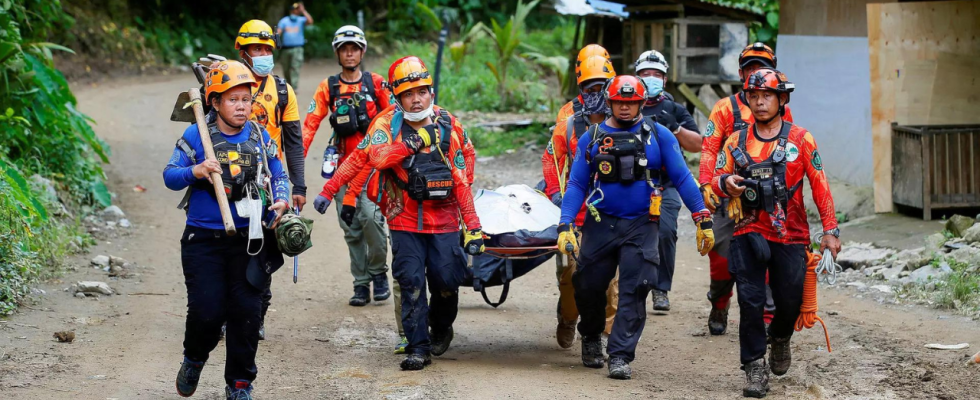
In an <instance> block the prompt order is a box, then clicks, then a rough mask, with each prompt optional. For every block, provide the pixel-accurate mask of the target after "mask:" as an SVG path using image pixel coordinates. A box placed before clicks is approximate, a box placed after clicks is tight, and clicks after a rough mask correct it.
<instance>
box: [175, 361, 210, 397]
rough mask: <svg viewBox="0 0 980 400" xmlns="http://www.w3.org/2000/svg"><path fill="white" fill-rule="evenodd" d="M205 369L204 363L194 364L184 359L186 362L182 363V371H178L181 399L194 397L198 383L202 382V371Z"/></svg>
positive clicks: (178, 386)
mask: <svg viewBox="0 0 980 400" xmlns="http://www.w3.org/2000/svg"><path fill="white" fill-rule="evenodd" d="M203 369H204V363H203V362H194V361H191V360H189V359H188V358H187V357H184V362H182V363H180V370H179V371H177V382H176V386H177V394H179V395H181V397H191V396H192V395H194V392H195V391H196V390H197V383H198V382H199V381H200V380H201V370H203Z"/></svg>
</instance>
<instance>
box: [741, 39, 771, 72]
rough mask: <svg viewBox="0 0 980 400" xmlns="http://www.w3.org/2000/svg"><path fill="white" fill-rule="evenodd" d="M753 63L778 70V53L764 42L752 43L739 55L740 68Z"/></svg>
mask: <svg viewBox="0 0 980 400" xmlns="http://www.w3.org/2000/svg"><path fill="white" fill-rule="evenodd" d="M753 61H758V62H761V63H762V65H764V66H766V67H767V68H776V53H774V52H773V51H772V49H771V48H770V47H769V46H766V45H765V44H764V43H762V42H755V43H752V44H750V45H748V46H745V48H744V49H742V52H741V53H740V54H739V55H738V67H739V68H745V66H746V65H749V63H751V62H753Z"/></svg>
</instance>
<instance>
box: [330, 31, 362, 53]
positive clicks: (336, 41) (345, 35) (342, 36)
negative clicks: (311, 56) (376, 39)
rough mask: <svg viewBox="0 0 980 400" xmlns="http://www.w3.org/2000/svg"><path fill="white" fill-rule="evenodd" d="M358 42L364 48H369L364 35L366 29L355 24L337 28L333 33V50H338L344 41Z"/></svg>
mask: <svg viewBox="0 0 980 400" xmlns="http://www.w3.org/2000/svg"><path fill="white" fill-rule="evenodd" d="M349 42H353V43H357V45H358V46H361V49H362V50H367V39H366V38H365V37H364V31H362V30H361V28H358V27H356V26H354V25H344V26H342V27H340V29H337V33H334V34H333V43H332V44H333V50H334V51H337V49H339V48H340V46H342V45H343V44H344V43H349Z"/></svg>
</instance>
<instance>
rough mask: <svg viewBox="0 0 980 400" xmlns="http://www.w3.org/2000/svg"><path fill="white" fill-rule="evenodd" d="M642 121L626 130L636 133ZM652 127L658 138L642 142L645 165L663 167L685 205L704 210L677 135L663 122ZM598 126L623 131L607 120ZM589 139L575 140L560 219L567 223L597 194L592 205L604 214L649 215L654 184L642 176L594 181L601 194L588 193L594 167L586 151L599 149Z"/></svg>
mask: <svg viewBox="0 0 980 400" xmlns="http://www.w3.org/2000/svg"><path fill="white" fill-rule="evenodd" d="M642 125H643V121H642V120H641V121H639V122H637V123H636V125H633V126H632V127H631V128H629V129H627V130H626V131H627V132H631V133H635V134H639V133H640V129H641V127H642ZM654 127H655V128H654V129H655V132H652V133H651V135H654V134H655V135H657V138H658V139H659V140H657V139H654V138H653V137H652V136H651V137H649V138H648V140H647V141H646V143H645V146H644V147H646V156H647V168H648V169H651V170H654V171H657V170H662V171H666V173H667V177H669V178H670V180H671V181H673V182H674V185H675V186H676V187H677V191H678V192H679V193H680V195H681V199H683V200H684V205H685V206H687V209H688V210H692V211H693V212H697V211H701V210H703V209H704V200H703V199H702V197H701V192H700V190H699V189H698V185H697V183H695V181H694V176H692V175H691V170H689V169H688V168H687V163H685V162H684V156H683V155H681V148H680V145H678V143H677V138H675V137H674V135H673V134H671V133H670V131H668V130H667V128H665V127H664V126H663V125H660V124H657V123H655V124H654ZM599 130H600V131H605V132H618V131H622V130H620V129H616V128H613V127H611V126H609V125H607V124H606V122H603V123H602V125H600V126H599ZM590 142H591V140H590V138H589V137H588V136H583V137H582V138H580V139H579V141H578V151H576V153H575V160H574V161H573V162H572V172H571V174H570V175H571V176H570V178H569V181H568V189H567V191H566V192H565V196H564V197H563V198H562V206H561V220H560V222H561V223H566V224H568V223H572V222H574V221H575V216H576V215H577V214H578V212H579V210H581V209H582V203H583V202H585V201H588V202H589V203H592V202H594V201H596V200H598V199H599V198H600V196H601V197H602V200H601V201H599V202H598V203H597V204H596V205H595V208H596V209H598V210H599V211H600V212H602V213H603V214H606V215H611V216H613V217H617V218H623V219H634V218H639V217H640V216H643V215H648V214H649V212H650V194H651V193H653V188H651V187H650V185H649V184H647V182H646V181H645V180H637V181H633V182H630V183H620V182H598V181H596V182H595V184H596V185H597V187H598V189H600V190H601V191H602V195H600V194H599V193H598V191H597V192H596V193H595V194H593V195H592V196H588V195H589V194H590V192H589V191H590V190H591V189H592V188H591V187H590V186H591V183H592V179H591V178H592V175H593V173H594V171H593V170H592V165H591V164H590V163H589V162H586V160H585V155H586V154H590V157H593V158H594V157H595V155H596V154H597V153H598V152H599V145H598V143H596V144H594V145H592V146H591V148H590V146H589V145H590V144H591V143H590ZM658 144H659V146H658ZM654 183H659V182H656V178H654ZM587 197H588V198H587Z"/></svg>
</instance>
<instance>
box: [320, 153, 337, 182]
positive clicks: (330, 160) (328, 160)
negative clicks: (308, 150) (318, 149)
mask: <svg viewBox="0 0 980 400" xmlns="http://www.w3.org/2000/svg"><path fill="white" fill-rule="evenodd" d="M339 159H340V155H339V154H337V147H336V146H327V149H326V150H324V151H323V167H322V168H321V169H320V176H322V177H323V179H330V178H331V177H333V173H334V172H335V171H337V161H338V160H339Z"/></svg>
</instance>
